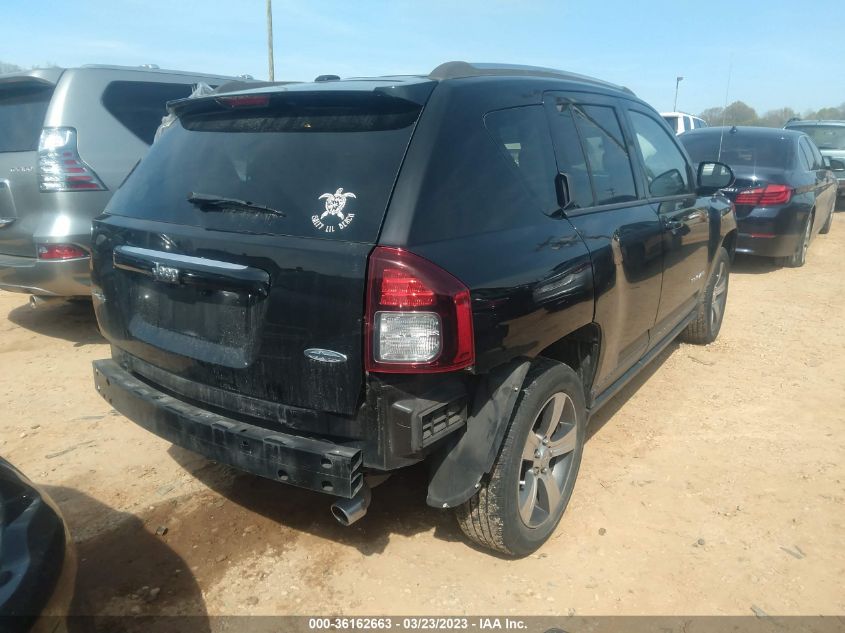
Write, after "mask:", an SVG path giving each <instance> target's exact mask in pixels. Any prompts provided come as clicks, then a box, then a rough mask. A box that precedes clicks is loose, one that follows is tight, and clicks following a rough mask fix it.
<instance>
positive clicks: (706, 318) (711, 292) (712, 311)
mask: <svg viewBox="0 0 845 633" xmlns="http://www.w3.org/2000/svg"><path fill="white" fill-rule="evenodd" d="M730 273H731V258H730V256H729V255H728V251H727V250H725V247H724V246H721V247H719V250H718V251H716V257H714V258H713V266H712V268H711V270H710V276H709V277H708V278H707V284H706V285H705V286H704V293H703V294H702V297H701V302H700V303H699V304H698V314H697V315H696V317H695V320H693V321H692V322H691V323H690V324H689V325H688V326H687V327H686V329H684V331H683V332H681V340H683V341H685V342H687V343H695V344H697V345H707V344H708V343H712V342H713V341H715V340H716V337H717V336H719V330H721V329H722V321H724V319H725V307H726V306H727V301H728V283H729V281H730Z"/></svg>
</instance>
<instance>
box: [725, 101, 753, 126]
mask: <svg viewBox="0 0 845 633" xmlns="http://www.w3.org/2000/svg"><path fill="white" fill-rule="evenodd" d="M724 117H725V125H758V124H759V119H758V117H757V111H756V110H755V109H754V108H752V107H751V106H750V105H748V104H747V103H743V102H742V101H734V102H733V103H732V104H730V105H729V106H728V107H727V108H725V112H724Z"/></svg>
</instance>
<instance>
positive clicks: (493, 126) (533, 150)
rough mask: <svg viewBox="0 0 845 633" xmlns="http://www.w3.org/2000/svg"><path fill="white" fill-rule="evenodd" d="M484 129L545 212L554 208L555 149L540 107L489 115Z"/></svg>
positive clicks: (489, 113) (503, 111) (516, 109)
mask: <svg viewBox="0 0 845 633" xmlns="http://www.w3.org/2000/svg"><path fill="white" fill-rule="evenodd" d="M484 124H485V125H486V126H487V130H488V131H489V132H490V134H491V135H492V136H493V138H494V139H495V140H496V142H497V143H498V144H499V147H500V148H501V150H502V151H503V152H504V154H505V156H506V159H507V161H508V162H509V163H510V165H511V166H512V168H513V170H514V171H515V172H516V173H517V175H518V177H519V179H520V180H521V181H522V183H523V184H524V185H525V186H526V187H527V188H528V190H529V191H530V192H531V193H532V194H533V195H534V197H535V198H536V199H537V201H538V202H539V203H540V205H541V206H542V210H543V211H544V212H546V213H548V212H550V211H553V210H555V209H557V207H558V203H557V194H556V193H555V174H556V172H557V169H556V167H555V156H554V150H553V149H552V140H551V137H550V136H549V126H548V123H547V122H546V115H545V113H544V112H543V107H542V106H524V107H520V108H510V109H508V110H497V111H494V112H488V113H487V115H486V116H485V117H484Z"/></svg>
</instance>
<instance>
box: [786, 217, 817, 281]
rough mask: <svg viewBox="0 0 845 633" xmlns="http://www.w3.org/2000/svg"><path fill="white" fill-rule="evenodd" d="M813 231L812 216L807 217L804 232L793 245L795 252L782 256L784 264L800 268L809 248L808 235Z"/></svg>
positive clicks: (804, 261) (805, 259)
mask: <svg viewBox="0 0 845 633" xmlns="http://www.w3.org/2000/svg"><path fill="white" fill-rule="evenodd" d="M812 231H813V216H812V215H810V217H809V218H807V224H806V225H805V226H804V232H803V233H802V234H801V238H800V239H799V240H798V244H797V245H796V247H795V252H794V253H792V255H789V256H787V257H785V258H784V262H783V263H784V265H785V266H789V267H790V268H801V266H803V265H804V264H805V263H806V262H807V251H808V250H809V248H810V235H811V234H812Z"/></svg>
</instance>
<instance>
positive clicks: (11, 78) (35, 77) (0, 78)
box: [0, 68, 65, 88]
mask: <svg viewBox="0 0 845 633" xmlns="http://www.w3.org/2000/svg"><path fill="white" fill-rule="evenodd" d="M64 71H65V70H64V68H38V69H35V70H27V71H22V72H16V73H7V74H5V75H0V88H17V87H23V86H31V87H33V88H34V87H42V88H52V87H54V86H55V85H56V84H57V83H58V81H59V78H60V77H61V76H62V73H63V72H64Z"/></svg>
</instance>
